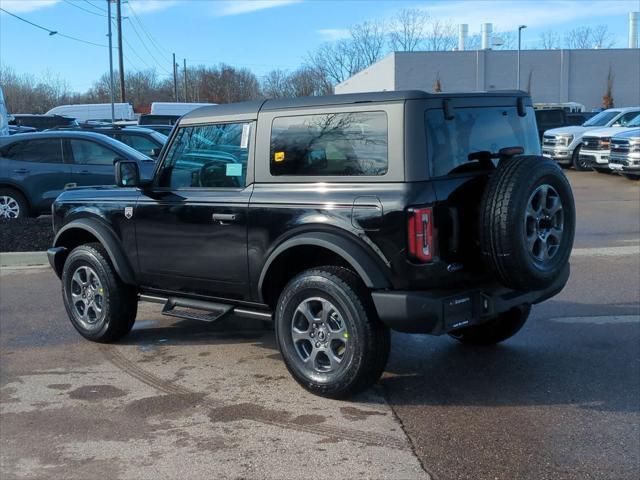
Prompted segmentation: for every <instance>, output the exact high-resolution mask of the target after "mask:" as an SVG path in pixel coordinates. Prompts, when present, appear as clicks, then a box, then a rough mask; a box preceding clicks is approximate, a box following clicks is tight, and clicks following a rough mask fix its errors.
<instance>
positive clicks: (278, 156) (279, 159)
mask: <svg viewBox="0 0 640 480" xmlns="http://www.w3.org/2000/svg"><path fill="white" fill-rule="evenodd" d="M273 160H274V161H276V162H284V152H275V153H274V154H273Z"/></svg>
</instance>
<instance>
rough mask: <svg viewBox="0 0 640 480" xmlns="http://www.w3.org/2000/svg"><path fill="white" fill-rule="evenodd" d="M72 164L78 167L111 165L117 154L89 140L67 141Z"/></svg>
mask: <svg viewBox="0 0 640 480" xmlns="http://www.w3.org/2000/svg"><path fill="white" fill-rule="evenodd" d="M69 143H70V144H71V151H72V152H73V160H74V163H76V164H79V165H113V162H114V160H115V159H116V158H118V156H119V155H118V154H117V153H116V152H114V151H113V150H111V149H109V148H107V147H104V146H102V145H100V144H99V143H95V142H91V141H89V140H69Z"/></svg>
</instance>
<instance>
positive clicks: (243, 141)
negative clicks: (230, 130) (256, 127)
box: [240, 123, 251, 148]
mask: <svg viewBox="0 0 640 480" xmlns="http://www.w3.org/2000/svg"><path fill="white" fill-rule="evenodd" d="M250 130H251V125H250V124H248V123H245V124H244V125H242V137H241V138H240V148H247V147H248V146H249V131H250Z"/></svg>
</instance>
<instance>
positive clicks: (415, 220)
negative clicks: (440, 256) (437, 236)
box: [408, 208, 433, 262]
mask: <svg viewBox="0 0 640 480" xmlns="http://www.w3.org/2000/svg"><path fill="white" fill-rule="evenodd" d="M408 213H409V218H408V221H409V225H408V244H409V245H408V246H409V255H410V256H411V257H413V258H414V259H416V260H418V261H419V262H430V261H431V260H432V259H433V210H432V209H431V208H410V209H409V210H408Z"/></svg>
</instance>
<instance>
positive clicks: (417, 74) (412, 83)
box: [335, 48, 640, 109]
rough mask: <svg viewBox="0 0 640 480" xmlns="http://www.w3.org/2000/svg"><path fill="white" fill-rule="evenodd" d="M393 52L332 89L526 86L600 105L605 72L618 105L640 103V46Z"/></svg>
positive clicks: (539, 94)
mask: <svg viewBox="0 0 640 480" xmlns="http://www.w3.org/2000/svg"><path fill="white" fill-rule="evenodd" d="M517 55H518V54H517V51H515V50H488V49H487V50H466V51H453V52H394V53H391V54H389V55H388V56H386V57H385V58H383V59H382V60H380V61H379V62H378V63H375V64H374V65H372V66H370V67H369V68H367V69H365V70H363V71H361V72H359V73H357V74H356V75H354V76H352V77H351V78H349V79H347V80H345V81H344V82H342V83H340V84H338V85H337V86H336V89H335V91H336V93H354V92H371V91H381V90H412V89H417V90H425V91H428V92H433V91H434V87H435V85H436V81H437V79H438V78H439V79H440V85H441V88H442V92H445V93H446V92H472V91H491V90H505V89H507V90H512V89H516V88H519V89H521V90H525V91H528V92H529V93H530V94H531V96H532V98H533V101H534V102H545V103H546V102H578V103H582V104H584V105H585V106H586V107H587V108H588V109H592V108H598V107H601V106H602V96H603V95H604V93H605V89H606V87H607V79H608V78H609V72H611V75H612V78H613V89H612V92H613V95H612V96H613V99H614V102H615V105H616V106H636V105H640V49H638V48H625V49H602V50H523V51H521V53H520V85H516V83H517V81H516V79H517V63H518V61H517Z"/></svg>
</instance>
